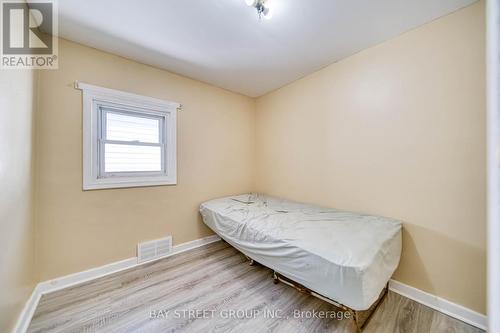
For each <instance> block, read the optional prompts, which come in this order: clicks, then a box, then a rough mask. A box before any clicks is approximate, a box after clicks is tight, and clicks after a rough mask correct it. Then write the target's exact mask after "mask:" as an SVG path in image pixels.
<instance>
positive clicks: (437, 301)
mask: <svg viewBox="0 0 500 333" xmlns="http://www.w3.org/2000/svg"><path fill="white" fill-rule="evenodd" d="M218 240H220V237H219V236H217V235H213V236H208V237H205V238H200V239H196V240H194V241H190V242H186V243H182V244H179V245H174V246H173V248H172V252H170V253H169V255H168V256H166V257H169V256H172V255H175V254H178V253H181V252H184V251H188V250H191V249H194V248H197V247H200V246H203V245H206V244H210V243H213V242H216V241H218ZM163 258H165V257H163ZM163 258H161V259H163ZM156 260H160V259H156ZM153 261H154V260H153ZM146 263H147V262H145V263H140V264H138V263H137V257H132V258H128V259H125V260H121V261H117V262H114V263H111V264H108V265H104V266H100V267H96V268H92V269H89V270H86V271H82V272H78V273H74V274H70V275H66V276H63V277H60V278H56V279H52V280H48V281H44V282H40V283H38V284H37V285H36V287H35V288H34V290H33V292H32V294H31V297H30V298H29V299H28V301H27V302H26V304H25V306H24V308H23V310H22V312H21V314H20V315H19V317H18V320H17V323H16V325H15V326H14V330H13V331H12V332H13V333H25V332H26V330H27V329H28V326H29V324H30V322H31V318H32V317H33V314H34V313H35V310H36V307H37V305H38V302H39V301H40V298H41V297H42V296H43V295H44V294H47V293H50V292H53V291H56V290H60V289H63V288H67V287H71V286H74V285H76V284H80V283H83V282H87V281H90V280H93V279H97V278H99V277H102V276H106V275H109V274H113V273H116V272H119V271H123V270H125V269H129V268H132V267H136V266H140V265H143V264H146ZM389 289H390V290H392V291H394V292H396V293H398V294H400V295H403V296H405V297H408V298H410V299H412V300H414V301H416V302H418V303H421V304H423V305H426V306H428V307H430V308H432V309H434V310H436V311H439V312H442V313H444V314H446V315H448V316H450V317H453V318H456V319H458V320H461V321H463V322H465V323H468V324H470V325H473V326H475V327H478V328H481V329H483V330H486V327H487V317H486V316H485V315H483V314H480V313H478V312H476V311H473V310H471V309H468V308H466V307H463V306H461V305H458V304H456V303H452V302H450V301H447V300H445V299H443V298H440V297H437V296H434V295H432V294H429V293H427V292H425V291H422V290H420V289H417V288H414V287H410V286H408V285H406V284H404V283H401V282H398V281H395V280H391V281H390V282H389Z"/></svg>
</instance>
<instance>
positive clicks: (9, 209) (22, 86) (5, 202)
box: [0, 70, 36, 332]
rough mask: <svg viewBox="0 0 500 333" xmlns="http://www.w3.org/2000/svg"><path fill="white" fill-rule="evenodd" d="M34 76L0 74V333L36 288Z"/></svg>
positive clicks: (29, 73)
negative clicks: (34, 238) (33, 213)
mask: <svg viewBox="0 0 500 333" xmlns="http://www.w3.org/2000/svg"><path fill="white" fill-rule="evenodd" d="M35 83H36V74H35V73H34V72H33V71H27V70H2V71H1V72H0V185H1V189H2V190H1V191H0V244H1V246H2V248H1V250H0V332H8V330H9V328H10V327H12V325H13V324H14V322H15V320H16V319H17V316H18V314H19V312H20V311H21V308H22V306H23V305H24V303H25V302H26V300H27V299H28V297H29V295H30V293H31V291H32V288H33V286H34V262H33V257H34V240H33V233H34V223H33V219H32V202H33V200H32V199H33V185H34V181H33V179H34V177H33V168H32V166H33V160H34V159H33V156H34V155H33V150H32V146H33V144H32V143H33V119H34V110H35V102H36V86H35Z"/></svg>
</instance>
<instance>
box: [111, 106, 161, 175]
mask: <svg viewBox="0 0 500 333" xmlns="http://www.w3.org/2000/svg"><path fill="white" fill-rule="evenodd" d="M101 112H102V116H101V119H102V125H101V126H102V131H101V133H102V138H101V149H102V150H103V161H102V162H103V167H102V170H101V171H102V174H103V175H106V174H108V173H109V174H114V175H116V176H119V173H122V172H123V173H124V172H162V171H163V170H164V163H163V156H164V154H163V153H162V151H163V149H164V148H165V142H164V140H163V138H165V137H166V134H165V133H164V119H163V118H162V117H158V116H153V115H147V114H140V113H137V112H126V111H114V110H109V109H105V108H103V109H102V110H101Z"/></svg>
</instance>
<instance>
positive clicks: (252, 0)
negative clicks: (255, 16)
mask: <svg viewBox="0 0 500 333" xmlns="http://www.w3.org/2000/svg"><path fill="white" fill-rule="evenodd" d="M245 3H246V4H247V5H248V6H254V7H255V5H256V4H257V0H245Z"/></svg>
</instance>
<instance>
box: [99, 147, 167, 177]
mask: <svg viewBox="0 0 500 333" xmlns="http://www.w3.org/2000/svg"><path fill="white" fill-rule="evenodd" d="M104 169H105V172H130V171H161V147H151V146H132V145H116V144H110V143H106V144H105V145H104Z"/></svg>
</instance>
